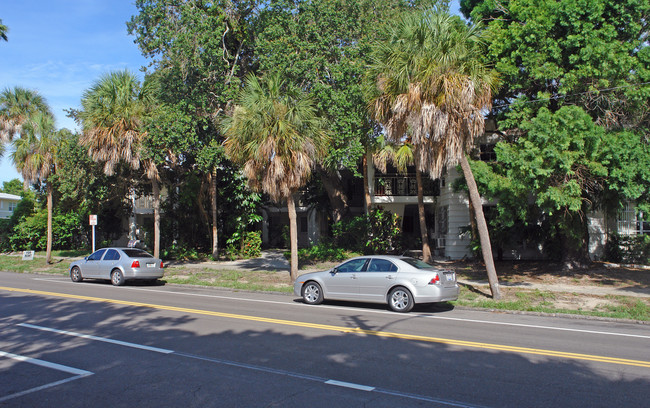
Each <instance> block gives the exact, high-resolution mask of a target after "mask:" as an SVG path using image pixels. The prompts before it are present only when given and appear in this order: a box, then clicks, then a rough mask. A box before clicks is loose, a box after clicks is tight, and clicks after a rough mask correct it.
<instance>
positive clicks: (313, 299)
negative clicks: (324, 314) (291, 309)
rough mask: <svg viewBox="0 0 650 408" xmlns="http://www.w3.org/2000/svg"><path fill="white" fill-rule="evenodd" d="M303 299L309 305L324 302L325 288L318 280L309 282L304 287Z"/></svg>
mask: <svg viewBox="0 0 650 408" xmlns="http://www.w3.org/2000/svg"><path fill="white" fill-rule="evenodd" d="M302 300H303V301H304V302H305V303H307V304H308V305H318V304H321V303H323V289H322V288H321V287H320V285H319V284H318V283H316V282H307V283H305V285H304V286H303V287H302Z"/></svg>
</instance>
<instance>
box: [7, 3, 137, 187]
mask: <svg viewBox="0 0 650 408" xmlns="http://www.w3.org/2000/svg"><path fill="white" fill-rule="evenodd" d="M136 13H137V8H136V7H135V5H134V3H133V1H132V0H0V19H1V20H2V24H4V25H5V26H7V27H8V28H9V30H8V32H7V37H8V41H7V42H5V41H2V40H0V90H4V89H5V88H13V87H15V86H20V87H23V88H27V89H32V90H35V91H38V92H39V93H40V94H41V96H43V97H44V98H45V99H46V100H47V102H48V104H49V105H50V107H51V108H52V111H53V113H54V115H55V117H56V125H57V128H59V129H61V128H68V129H70V130H77V129H78V127H77V125H76V124H75V122H74V121H73V120H72V119H70V118H68V117H66V113H65V112H64V110H65V109H70V108H76V109H78V108H80V104H81V96H82V94H83V92H84V90H86V89H88V88H89V87H90V86H91V85H92V84H93V83H94V82H95V81H96V80H98V79H99V78H100V77H101V76H102V75H103V74H105V73H108V72H111V71H114V70H122V69H129V70H130V71H132V72H133V73H136V74H137V75H138V76H139V77H140V79H142V78H143V74H142V72H141V71H140V68H141V67H142V66H145V65H147V64H148V61H147V60H146V59H145V58H144V57H143V56H142V54H141V53H140V50H139V49H138V47H137V45H136V44H135V43H134V39H135V37H133V36H130V35H128V32H127V29H126V22H127V21H128V20H130V19H131V16H133V15H135V14H136ZM9 153H10V152H6V153H5V155H4V157H2V158H1V159H0V160H1V161H0V187H1V186H2V183H3V182H5V181H9V180H11V179H14V178H18V179H20V180H22V177H21V176H20V174H19V173H17V172H16V170H15V168H14V166H13V165H12V164H11V162H10V159H9Z"/></svg>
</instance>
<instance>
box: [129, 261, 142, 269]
mask: <svg viewBox="0 0 650 408" xmlns="http://www.w3.org/2000/svg"><path fill="white" fill-rule="evenodd" d="M139 267H140V261H138V260H137V259H136V260H135V261H133V262H132V263H131V268H139Z"/></svg>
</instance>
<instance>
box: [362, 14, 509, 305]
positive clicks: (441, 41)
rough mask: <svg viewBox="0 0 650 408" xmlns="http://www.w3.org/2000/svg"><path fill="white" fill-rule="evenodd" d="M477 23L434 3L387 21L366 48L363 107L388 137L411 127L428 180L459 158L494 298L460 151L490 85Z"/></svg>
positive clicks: (474, 192) (473, 131)
mask: <svg viewBox="0 0 650 408" xmlns="http://www.w3.org/2000/svg"><path fill="white" fill-rule="evenodd" d="M481 45H482V42H481V37H480V32H479V29H478V28H477V26H471V27H470V26H467V25H466V24H465V23H463V22H462V21H461V20H460V18H459V17H452V16H450V15H449V14H448V13H447V12H441V11H439V10H437V9H434V10H430V11H424V12H417V13H413V14H408V15H406V16H404V17H402V18H401V19H400V20H398V21H397V22H396V23H395V24H393V25H392V26H390V28H389V30H388V32H387V36H386V39H385V40H384V41H381V42H378V43H377V44H376V46H375V48H374V50H373V55H372V58H373V63H372V64H371V66H370V67H369V70H368V78H369V82H370V83H372V84H373V89H372V91H371V93H370V105H369V107H370V110H371V112H372V113H373V115H374V117H375V119H376V120H378V121H379V122H380V123H381V124H382V125H383V127H384V130H385V133H386V136H387V138H389V139H391V140H394V141H396V142H398V141H399V140H401V139H402V138H403V137H404V135H405V134H406V133H407V131H408V132H410V134H411V137H412V142H413V145H414V146H416V147H417V148H416V151H415V153H416V163H419V166H418V167H419V168H420V170H422V171H428V173H429V175H430V177H431V178H433V179H436V178H439V177H440V176H441V173H442V170H443V168H444V167H445V166H450V165H456V164H458V163H460V165H461V168H462V169H463V174H464V176H465V180H466V181H467V185H468V188H469V196H470V200H471V203H472V205H473V208H474V215H475V218H476V221H477V226H478V231H479V238H480V241H481V249H482V252H483V259H484V261H485V265H486V269H487V274H488V280H489V282H490V289H491V291H492V297H493V298H495V299H498V298H500V292H499V284H498V280H497V275H496V269H495V267H494V260H493V258H492V249H491V245H490V238H489V234H488V230H487V223H486V222H485V217H484V214H483V208H482V203H481V198H480V195H479V193H478V188H477V187H476V182H475V180H474V176H473V174H472V171H471V168H470V166H469V161H468V159H467V152H468V151H469V149H471V148H472V146H473V141H474V138H475V137H476V136H478V135H480V134H481V133H482V132H483V130H484V112H485V111H487V110H488V109H490V107H491V98H492V92H493V90H494V89H495V87H496V84H497V77H496V74H495V73H494V71H493V70H491V69H489V68H488V67H486V66H485V65H484V64H482V63H481V62H480V61H479V60H478V57H479V56H480V55H481V52H480V49H481Z"/></svg>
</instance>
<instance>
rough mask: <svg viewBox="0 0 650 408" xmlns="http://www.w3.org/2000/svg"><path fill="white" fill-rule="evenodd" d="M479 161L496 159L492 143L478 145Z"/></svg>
mask: <svg viewBox="0 0 650 408" xmlns="http://www.w3.org/2000/svg"><path fill="white" fill-rule="evenodd" d="M479 147H480V149H481V153H480V158H481V161H484V162H493V161H497V153H496V152H495V151H494V144H481V145H480V146H479Z"/></svg>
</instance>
